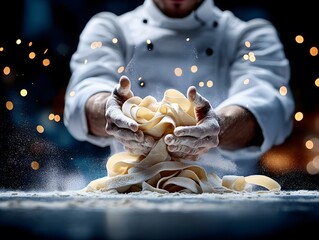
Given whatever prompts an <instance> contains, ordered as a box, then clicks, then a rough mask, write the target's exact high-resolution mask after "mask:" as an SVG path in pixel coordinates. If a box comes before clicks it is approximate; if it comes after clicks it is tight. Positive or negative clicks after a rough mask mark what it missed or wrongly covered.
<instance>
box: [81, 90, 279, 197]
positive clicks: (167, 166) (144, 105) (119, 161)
mask: <svg viewBox="0 0 319 240" xmlns="http://www.w3.org/2000/svg"><path fill="white" fill-rule="evenodd" d="M122 111H123V113H124V114H125V115H126V116H128V117H130V118H132V119H134V120H135V121H136V122H137V123H138V124H139V128H140V129H141V130H142V131H143V132H144V133H145V134H149V135H151V136H153V137H154V138H155V139H157V143H156V145H155V146H154V148H153V149H152V150H151V151H150V153H149V154H148V155H147V156H145V157H144V156H139V155H133V154H130V153H128V152H120V153H117V154H114V155H113V156H111V157H110V158H109V159H108V162H107V164H106V168H107V176H105V177H103V178H99V179H96V180H93V181H91V182H90V183H89V184H88V186H87V187H86V188H85V191H87V192H91V191H109V190H116V191H118V192H120V193H126V192H136V191H145V190H148V191H156V192H162V193H168V192H187V193H213V192H221V191H251V189H252V186H253V185H258V186H261V187H263V188H265V189H267V190H269V191H279V190H280V188H281V187H280V185H279V184H278V183H277V182H276V181H275V180H273V179H272V178H269V177H267V176H264V175H251V176H246V177H244V176H235V175H226V176H223V177H222V178H220V177H219V176H217V175H216V174H214V173H207V172H206V170H205V169H204V168H203V167H201V166H199V165H196V164H192V165H190V164H186V163H183V162H177V161H172V160H171V158H170V156H169V154H168V152H167V150H166V144H165V142H164V136H165V135H166V134H168V133H172V132H173V130H174V129H175V127H177V126H190V125H195V124H196V117H195V112H194V107H193V106H192V104H191V102H190V101H189V100H188V99H187V98H186V97H185V96H184V95H183V94H182V93H180V92H179V91H177V90H175V89H169V90H167V91H166V92H165V94H164V97H163V99H162V101H161V102H157V101H156V99H155V98H153V97H151V96H147V97H145V98H144V99H142V98H140V97H137V96H134V97H132V98H130V99H128V100H127V101H126V102H125V103H124V104H123V106H122ZM212 161H213V159H212ZM194 163H195V162H194Z"/></svg>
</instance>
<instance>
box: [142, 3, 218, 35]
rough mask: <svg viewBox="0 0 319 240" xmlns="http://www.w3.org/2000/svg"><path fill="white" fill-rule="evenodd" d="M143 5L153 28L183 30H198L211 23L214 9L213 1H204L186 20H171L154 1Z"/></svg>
mask: <svg viewBox="0 0 319 240" xmlns="http://www.w3.org/2000/svg"><path fill="white" fill-rule="evenodd" d="M143 5H144V9H145V11H146V13H147V14H148V16H149V18H150V20H151V21H150V24H152V25H153V26H154V25H155V26H158V27H164V28H169V29H181V30H182V29H185V30H186V29H193V28H198V27H201V26H203V25H204V24H206V23H208V22H211V21H212V14H213V8H214V2H213V0H204V1H203V3H202V4H201V5H200V6H199V7H198V8H197V10H196V11H193V12H192V13H191V14H190V15H188V16H186V17H184V18H170V17H167V16H166V15H164V14H163V13H162V12H161V10H160V9H158V7H157V6H156V5H155V3H154V2H153V0H145V1H144V4H143Z"/></svg>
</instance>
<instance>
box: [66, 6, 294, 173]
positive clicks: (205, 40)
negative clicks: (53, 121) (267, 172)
mask: <svg viewBox="0 0 319 240" xmlns="http://www.w3.org/2000/svg"><path fill="white" fill-rule="evenodd" d="M70 69H71V73H72V75H71V78H70V82H69V84H68V87H67V90H66V95H65V111H64V124H65V126H66V127H67V129H68V130H69V132H70V133H71V134H72V136H73V137H74V138H75V139H77V140H79V141H88V142H90V143H92V144H95V145H97V146H101V147H107V146H110V147H111V155H112V154H114V153H116V152H119V151H124V150H125V151H129V152H131V153H132V154H138V155H144V156H146V155H147V154H148V153H149V152H150V150H151V149H152V147H153V146H154V144H155V143H156V140H157V139H155V138H153V137H151V136H149V135H147V134H144V133H143V132H142V131H141V130H139V129H138V124H137V123H136V122H135V121H134V120H132V119H130V118H128V117H127V116H125V115H124V114H123V112H122V111H121V106H122V104H123V103H124V102H125V101H126V100H127V99H129V98H130V97H132V96H139V97H141V98H144V97H146V96H152V97H154V98H156V99H157V100H158V101H161V99H162V97H163V94H164V92H165V91H166V90H167V89H176V90H178V91H180V92H182V93H184V94H185V95H186V96H187V97H188V99H189V100H190V101H191V102H192V104H193V105H194V106H195V109H196V118H197V120H198V122H197V124H196V126H180V127H177V128H175V130H174V132H173V133H172V134H167V135H166V136H165V143H166V145H167V150H168V152H169V154H170V156H171V158H172V160H175V161H184V162H191V163H193V164H194V163H196V164H199V165H201V166H203V167H205V168H206V169H207V171H208V172H215V173H217V174H218V175H225V174H237V175H238V174H240V175H247V174H253V173H255V172H256V171H257V164H258V161H259V159H260V157H261V156H262V154H264V153H265V152H266V151H268V150H269V149H270V148H271V147H273V146H274V145H278V144H281V143H283V142H284V141H285V139H286V138H287V137H288V136H289V134H290V133H291V131H292V123H293V122H292V114H293V111H294V101H293V96H292V92H291V89H290V87H289V80H290V65H289V61H288V59H287V58H286V56H285V52H284V49H283V45H282V43H281V41H280V39H279V36H278V33H277V31H276V29H275V28H274V26H273V25H272V24H271V23H270V22H269V21H267V20H265V19H253V20H250V21H243V20H240V19H239V18H238V17H236V16H235V15H234V14H233V13H232V12H230V11H228V10H223V11H222V10H221V9H219V8H218V7H217V6H216V5H215V4H214V1H212V0H145V1H144V3H143V4H142V5H141V6H139V7H137V8H136V9H134V10H132V11H130V12H127V13H124V14H122V15H120V16H117V15H115V14H113V13H110V12H101V13H98V14H96V15H95V16H93V17H92V18H91V19H90V20H89V21H88V23H87V25H86V26H85V28H84V29H83V31H82V33H81V35H80V38H79V43H78V48H77V50H76V52H75V53H74V54H73V56H72V58H71V62H70Z"/></svg>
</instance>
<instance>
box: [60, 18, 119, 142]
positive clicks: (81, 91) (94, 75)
mask: <svg viewBox="0 0 319 240" xmlns="http://www.w3.org/2000/svg"><path fill="white" fill-rule="evenodd" d="M116 21H117V17H116V16H115V15H114V14H112V13H106V12H104V13H99V14H97V15H95V16H93V17H92V18H91V19H90V21H89V22H88V23H87V25H86V26H85V28H84V29H83V31H82V33H81V35H80V38H79V43H78V47H77V50H76V51H75V53H74V54H73V55H72V57H71V61H70V69H71V78H70V82H69V84H68V86H67V89H66V93H65V106H64V124H65V126H66V128H67V129H68V131H69V132H70V134H71V135H72V136H73V137H74V138H75V139H77V140H79V141H88V142H91V143H93V144H95V145H97V146H107V145H109V144H110V139H111V138H110V137H109V138H100V137H95V136H92V135H90V134H88V126H87V120H86V115H85V103H86V101H87V100H88V98H89V97H90V96H92V95H93V94H95V93H98V92H111V91H112V90H113V89H114V87H115V86H116V84H117V83H118V79H119V78H120V74H119V73H118V69H119V67H121V66H124V54H123V53H124V50H125V44H124V43H125V41H124V37H123V35H122V34H121V30H120V28H119V27H118V24H117V22H116Z"/></svg>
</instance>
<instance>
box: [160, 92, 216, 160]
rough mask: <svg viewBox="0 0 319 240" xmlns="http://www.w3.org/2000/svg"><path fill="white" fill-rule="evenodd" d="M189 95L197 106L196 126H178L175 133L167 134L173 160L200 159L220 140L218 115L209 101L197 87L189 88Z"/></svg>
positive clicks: (167, 142)
mask: <svg viewBox="0 0 319 240" xmlns="http://www.w3.org/2000/svg"><path fill="white" fill-rule="evenodd" d="M187 97H188V99H189V100H190V101H191V102H192V103H193V105H194V107H195V113H196V118H197V124H196V126H180V127H176V128H175V129H174V132H173V134H167V135H166V136H165V139H164V140H165V143H166V144H167V150H168V152H169V153H170V156H171V157H172V160H176V161H180V160H193V161H195V160H198V158H199V157H200V156H201V155H202V154H204V153H206V152H208V150H209V149H210V148H213V147H216V146H217V145H218V142H219V139H218V134H219V131H220V126H219V122H218V117H217V114H216V113H215V111H214V110H213V108H212V106H211V105H210V103H209V101H208V100H207V99H205V98H204V97H202V96H201V95H200V94H199V93H198V92H197V91H196V88H195V87H189V88H188V91H187Z"/></svg>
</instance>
